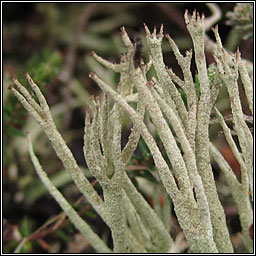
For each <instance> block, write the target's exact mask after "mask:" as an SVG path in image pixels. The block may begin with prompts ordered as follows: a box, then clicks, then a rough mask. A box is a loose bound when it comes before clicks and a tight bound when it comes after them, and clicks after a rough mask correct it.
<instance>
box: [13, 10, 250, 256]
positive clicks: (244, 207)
mask: <svg viewBox="0 0 256 256" xmlns="http://www.w3.org/2000/svg"><path fill="white" fill-rule="evenodd" d="M185 23H186V25H187V29H188V31H189V33H190V35H191V38H192V41H193V49H194V55H195V63H196V68H197V73H198V80H199V85H198V84H196V81H194V78H193V75H192V72H191V60H192V56H193V51H192V49H191V50H189V51H187V52H186V53H185V56H183V55H182V54H181V53H180V51H179V49H178V46H177V45H176V44H175V42H174V40H173V39H172V38H171V37H170V35H166V38H167V40H168V41H169V43H170V46H171V48H172V49H173V53H174V55H175V57H176V59H177V62H178V64H179V66H180V67H181V70H182V74H183V78H180V77H178V76H177V75H176V74H175V73H174V72H173V70H172V69H171V68H168V67H166V65H165V63H164V60H163V53H162V49H161V43H162V40H163V38H164V34H163V25H161V28H160V32H159V33H157V32H156V28H154V31H153V33H151V32H150V30H149V29H148V27H147V26H146V25H145V24H144V28H145V32H146V41H147V44H148V47H149V50H150V55H149V62H148V63H144V61H143V60H142V59H139V60H135V59H134V57H135V55H136V42H135V44H133V43H132V40H131V39H130V38H129V36H128V34H127V33H126V30H125V28H124V27H122V28H121V37H122V40H123V42H124V45H125V46H126V48H127V53H125V54H123V55H122V56H121V59H120V62H119V63H116V64H114V63H111V62H109V61H107V60H105V59H103V58H102V57H100V56H98V55H97V54H96V53H95V52H92V53H91V56H92V57H93V58H95V59H96V60H97V61H98V62H99V63H101V64H102V65H103V66H105V67H106V68H108V69H110V70H112V71H114V72H117V73H119V74H120V80H119V83H118V84H117V87H116V89H114V88H113V86H110V85H108V84H107V83H106V82H105V81H103V80H102V79H101V78H100V77H99V76H97V74H95V73H94V72H91V73H90V78H92V79H93V80H94V81H95V82H96V83H97V85H98V86H99V87H100V88H101V90H102V91H103V100H102V101H101V100H100V98H99V97H96V98H95V99H94V98H93V99H92V101H91V104H90V106H91V108H92V109H91V111H90V112H91V114H92V117H91V116H90V113H89V111H86V117H85V128H84V148H83V151H84V156H85V160H86V163H87V165H88V168H89V170H90V172H91V174H92V175H93V176H94V177H95V179H96V180H97V181H98V183H99V184H100V186H101V187H102V190H103V196H104V200H102V199H101V198H100V197H99V195H98V194H97V192H96V191H95V190H94V188H93V187H92V185H91V184H90V182H89V181H88V180H87V179H86V177H85V176H84V175H83V173H82V171H81V170H80V168H79V167H78V165H77V163H76V161H75V159H74V157H73V155H72V153H71V151H70V150H69V148H68V147H67V145H66V143H65V141H64V140H63V138H62V136H61V135H60V133H59V132H58V131H57V129H56V126H55V124H54V122H53V119H52V116H51V113H50V110H49V107H48V105H47V103H46V100H45V98H44V96H43V95H42V93H41V92H40V90H39V88H38V86H37V85H36V84H35V83H34V82H33V80H32V79H31V78H30V76H29V75H28V74H27V75H26V76H27V79H28V81H29V84H30V86H31V88H32V89H33V91H34V92H35V94H36V96H37V99H38V101H39V104H38V103H37V102H36V100H35V99H34V98H33V97H32V96H31V94H30V93H29V92H28V91H27V90H26V89H25V87H23V86H22V85H21V84H20V83H19V82H18V81H17V80H14V83H15V85H16V87H17V89H15V88H14V87H12V86H11V87H10V89H11V91H12V92H13V94H14V95H15V96H16V97H17V98H18V99H19V101H20V102H21V103H22V104H23V106H24V107H25V108H26V109H27V111H28V112H29V113H30V114H31V115H32V116H33V117H34V119H35V120H36V121H37V122H38V123H39V124H40V126H41V128H42V129H43V130H44V132H45V133H46V135H47V136H48V138H49V140H50V141H51V142H52V146H53V148H54V150H55V151H56V153H57V155H58V157H59V158H60V159H61V160H62V162H63V165H64V167H65V168H66V169H67V171H68V172H69V173H70V175H71V177H72V179H73V180H74V182H75V184H76V185H77V187H78V188H79V190H80V191H81V193H82V194H83V195H84V196H85V197H86V198H87V199H88V201H89V202H90V203H91V205H92V207H93V208H94V209H95V210H96V211H97V213H98V214H99V215H100V216H101V217H102V218H103V220H104V221H105V222H106V224H107V225H108V227H109V228H110V230H111V235H112V239H113V247H114V248H113V251H114V252H115V253H150V252H154V253H161V252H162V253H164V252H180V249H179V248H177V243H176V242H173V239H172V238H171V236H170V231H171V229H172V225H171V218H172V216H171V211H170V205H171V204H172V205H173V207H174V211H175V213H176V216H177V219H178V222H179V225H180V227H181V228H182V230H183V233H184V235H185V237H186V240H187V242H188V245H189V250H190V251H191V252H194V253H232V252H233V251H234V249H233V246H232V243H231V239H230V235H229V231H228V228H227V224H226V218H225V214H224V210H223V207H222V205H221V203H220V200H219V198H218V193H217V188H216V185H215V180H214V176H213V172H212V166H211V159H210V156H211V157H212V158H213V160H214V161H215V162H216V163H217V164H218V165H219V167H220V169H221V171H222V172H223V174H224V177H225V178H226V181H227V185H228V188H229V190H230V192H231V194H232V197H233V199H234V202H235V204H236V206H237V208H238V213H239V218H240V222H241V226H242V235H243V241H244V245H245V247H246V249H247V250H248V252H252V249H253V243H252V239H251V238H250V237H249V228H250V225H251V224H252V221H253V213H252V207H251V201H250V200H253V197H252V196H251V198H250V196H249V194H251V195H252V194H253V137H252V134H251V132H250V129H249V128H248V126H247V123H246V119H245V116H244V114H243V109H242V103H241V98H240V95H239V90H238V77H239V75H240V77H241V81H242V84H243V87H244V90H245V95H246V97H247V100H248V105H249V109H250V110H251V112H252V114H253V87H252V81H251V79H250V76H249V74H248V72H247V70H246V67H245V66H244V61H242V60H241V57H240V53H239V51H237V52H236V53H235V54H234V55H233V56H232V58H233V61H231V62H232V64H231V65H230V57H227V56H226V55H227V53H226V52H225V51H224V49H223V46H222V43H221V39H220V37H219V34H218V28H217V26H216V27H215V29H212V30H213V32H214V34H215V37H216V46H217V49H215V54H214V58H215V61H216V65H215V64H214V65H210V66H209V67H207V64H206V58H205V53H204V51H205V50H204V49H205V25H204V16H203V15H202V16H200V15H199V14H198V13H196V11H194V12H193V15H192V16H189V15H188V12H187V11H186V12H185ZM207 29H208V28H207ZM137 57H138V56H137ZM151 65H152V66H153V67H154V69H155V72H156V75H157V77H156V78H155V77H152V78H151V79H148V78H147V72H148V71H149V69H150V67H151ZM177 86H178V87H180V88H181V89H182V91H183V92H184V95H183V96H184V97H185V99H186V101H185V100H184V98H183V97H182V95H181V93H180V91H179V90H178V89H177ZM221 86H226V87H227V91H228V94H229V99H230V105H231V111H232V117H231V118H229V121H232V122H233V124H234V128H235V134H236V136H237V137H238V142H239V147H238V145H237V144H236V143H235V140H234V137H233V136H234V135H233V134H234V132H233V131H231V130H230V128H229V127H228V126H227V124H226V119H225V118H224V117H223V116H222V114H221V113H220V112H219V111H218V109H217V108H216V106H215V103H216V101H217V99H218V93H219V89H220V87H221ZM131 103H132V104H131ZM145 113H146V114H147V115H148V116H149V117H150V120H151V121H152V125H153V126H154V133H157V135H158V136H159V139H160V141H161V143H162V145H163V149H164V150H165V152H166V157H167V158H168V159H165V158H164V156H163V154H162V152H161V150H163V149H161V150H160V146H159V145H158V143H157V142H156V140H155V137H154V134H153V133H152V131H151V130H150V129H149V127H148V125H147V123H146V121H145V120H144V115H145ZM211 114H214V115H215V116H216V117H215V119H211ZM125 115H128V117H129V118H130V120H131V121H132V123H133V127H132V129H131V132H130V135H129V138H128V142H127V143H126V145H125V146H124V147H123V148H122V147H121V143H122V123H123V122H122V119H123V117H124V116H125ZM213 123H219V124H220V126H221V128H222V129H223V133H224V136H225V138H226V141H227V143H228V145H229V146H230V148H231V150H232V152H233V154H234V157H235V158H236V159H237V161H238V163H239V165H240V168H241V182H240V181H238V180H237V178H236V176H235V175H234V173H233V171H232V169H231V167H230V166H229V164H228V163H227V162H226V160H225V159H224V157H223V156H222V155H221V153H220V151H219V150H218V149H217V147H216V146H214V144H213V143H212V142H211V141H210V137H209V125H210V124H213ZM232 132H233V133H232ZM140 138H142V139H143V140H144V142H145V143H146V145H147V147H148V149H149V151H150V153H151V155H152V157H153V160H154V164H155V169H156V170H157V172H158V176H159V178H160V179H161V182H162V184H160V185H159V187H157V189H156V190H157V193H156V194H155V195H154V196H153V198H154V201H155V202H157V197H158V195H159V193H160V192H161V191H162V190H161V189H165V190H166V191H165V192H164V193H163V195H164V201H165V202H166V203H165V205H164V206H163V208H162V209H161V206H160V203H159V202H158V203H156V204H155V205H154V209H155V210H156V212H155V211H154V210H153V209H152V208H151V207H150V206H149V204H148V203H147V202H146V200H145V199H144V197H143V196H142V195H141V193H140V192H139V191H138V190H137V189H136V187H135V186H134V184H133V183H132V181H131V179H130V178H129V176H128V175H127V173H126V168H127V165H128V164H129V162H130V160H131V158H132V156H133V154H134V152H135V150H136V148H137V145H138V142H139V139H140ZM29 147H30V155H31V158H32V162H33V164H34V166H35V168H36V170H37V172H38V175H39V176H40V178H41V179H42V181H43V182H44V184H45V185H46V187H47V188H48V190H49V192H50V193H51V194H52V196H53V197H54V198H55V199H56V200H57V202H58V203H59V204H60V205H61V207H63V209H64V211H65V212H66V214H67V215H68V216H69V218H70V220H71V221H72V222H73V223H74V225H75V226H76V227H77V228H78V229H79V230H80V231H81V233H82V234H83V235H84V236H85V237H86V238H87V239H88V240H89V241H90V242H91V244H92V246H93V247H94V248H95V249H96V250H97V252H109V251H110V249H109V248H108V247H107V245H105V244H104V243H103V241H102V240H101V239H100V238H99V236H97V235H96V234H95V233H93V231H92V230H91V229H90V228H89V227H88V225H87V224H86V223H85V222H84V223H82V222H83V221H82V220H81V218H79V216H77V215H76V213H75V212H74V210H73V209H72V208H71V207H70V206H69V204H68V203H67V202H66V201H65V199H64V198H63V196H62V195H61V194H60V193H59V191H57V189H56V188H54V187H53V185H52V183H51V182H50V180H49V179H48V178H47V176H46V174H45V173H44V172H43V170H42V169H41V166H40V164H39V162H38V160H37V158H36V156H35V154H34V152H33V149H32V144H31V141H29ZM169 162H170V164H168V163H169ZM155 186H158V185H155ZM160 186H161V187H160ZM168 196H169V198H168ZM170 200H171V201H172V202H171V203H170Z"/></svg>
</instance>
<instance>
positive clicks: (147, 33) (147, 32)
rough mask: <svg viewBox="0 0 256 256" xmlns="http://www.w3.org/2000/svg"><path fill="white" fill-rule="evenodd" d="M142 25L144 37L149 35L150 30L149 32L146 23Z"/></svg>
mask: <svg viewBox="0 0 256 256" xmlns="http://www.w3.org/2000/svg"><path fill="white" fill-rule="evenodd" d="M143 25H144V29H145V32H146V35H150V30H149V28H148V26H147V25H146V23H143Z"/></svg>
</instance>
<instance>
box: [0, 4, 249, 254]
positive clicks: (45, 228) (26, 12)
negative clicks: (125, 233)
mask: <svg viewBox="0 0 256 256" xmlns="http://www.w3.org/2000/svg"><path fill="white" fill-rule="evenodd" d="M2 6H3V11H2V13H3V16H2V18H3V88H2V90H3V170H2V177H3V195H2V198H3V217H4V220H3V252H5V253H11V252H13V251H14V249H15V248H16V247H17V245H18V244H19V243H20V241H21V239H22V238H23V237H28V242H27V243H26V244H25V246H24V247H23V249H22V251H21V252H23V253H58V252H62V253H63V252H70V253H71V252H72V253H75V252H77V253H81V252H83V253H89V252H94V251H93V249H92V248H91V247H90V245H89V244H88V243H87V242H86V241H85V239H84V238H83V237H81V235H80V234H79V233H78V232H77V231H76V230H75V229H74V228H73V226H72V225H71V224H70V223H69V221H68V220H66V219H65V216H63V214H61V210H60V208H59V206H58V205H57V204H56V203H55V201H54V200H53V199H52V198H51V196H49V195H48V193H47V192H46V191H45V189H44V187H43V186H42V185H41V183H40V181H39V179H38V177H37V176H36V174H35V171H34V168H33V166H32V164H31V162H30V159H29V156H28V153H27V142H26V138H25V132H26V131H30V132H31V134H32V139H33V144H34V147H35V152H36V154H37V155H38V157H39V159H40V161H41V164H42V166H43V167H44V169H45V170H46V171H47V173H48V174H49V176H50V177H51V178H52V180H53V181H54V183H55V184H56V186H58V188H59V189H60V190H61V191H62V193H63V194H64V195H65V197H66V198H67V199H68V200H69V201H70V202H71V203H72V204H73V205H74V207H75V208H76V209H77V210H78V212H79V214H80V215H81V216H82V217H83V218H85V219H86V220H87V221H88V222H89V223H90V225H91V226H92V227H93V229H94V230H95V232H97V233H99V234H100V235H101V236H102V237H103V239H104V240H105V241H106V242H107V243H108V244H109V246H111V237H110V231H109V229H108V228H107V227H106V225H105V224H104V223H103V221H102V220H101V219H100V218H99V217H98V216H97V215H96V213H95V212H94V210H93V209H92V208H91V207H90V205H89V204H88V202H87V201H86V200H85V199H81V198H80V196H81V195H80V194H79V192H78V190H77V188H76V187H75V186H74V184H73V183H72V182H71V180H70V177H69V176H68V174H67V173H66V172H65V170H63V167H62V164H61V162H60V161H59V160H58V158H57V157H56V154H55V152H54V151H53V149H52V148H51V146H50V143H49V141H48V140H47V138H46V136H45V135H44V134H43V133H42V131H41V129H40V127H39V126H38V125H37V124H36V123H35V122H34V120H32V119H31V118H30V117H29V116H28V114H27V113H26V111H25V110H24V109H23V107H22V106H21V104H20V103H19V102H18V101H17V99H16V98H14V97H13V96H12V95H11V94H10V92H9V90H8V86H9V84H12V80H11V79H12V78H17V79H19V81H20V82H22V84H24V85H26V86H27V83H26V81H25V79H24V74H25V73H26V72H28V73H29V74H30V76H31V77H32V78H33V80H34V81H35V82H36V83H37V84H38V85H39V86H40V88H41V90H42V91H43V93H44V95H45V96H46V99H47V101H48V103H49V105H50V106H51V111H52V113H53V116H54V119H55V122H56V125H57V127H58V129H59V130H60V131H61V133H62V135H63V137H64V139H65V140H66V141H67V143H68V145H69V147H70V148H71V150H72V152H73V154H74V157H75V158H76V160H77V162H78V164H79V165H81V166H83V167H84V169H85V175H87V176H88V178H89V179H90V180H91V182H92V183H93V184H94V185H95V188H96V189H97V191H98V192H99V193H100V194H101V193H102V191H101V190H100V187H99V186H98V184H97V182H95V180H94V179H93V177H90V174H89V173H88V170H87V169H86V163H85V161H84V157H83V151H82V147H83V128H84V114H85V108H86V107H88V105H90V102H91V98H90V95H100V90H99V89H98V87H97V86H96V85H95V84H94V83H93V82H92V80H90V79H89V77H88V74H89V72H90V71H95V72H96V73H97V74H99V76H100V77H101V78H103V79H104V80H105V81H106V82H108V83H109V84H111V85H112V86H113V87H114V86H115V84H116V82H117V81H118V79H119V77H118V76H117V75H116V74H114V73H113V72H112V71H109V70H106V69H105V68H103V67H102V66H101V65H99V64H98V63H96V62H95V61H94V60H93V59H92V58H91V57H90V56H89V53H90V52H91V51H92V50H94V51H95V52H96V53H97V54H99V55H101V56H102V57H104V58H106V59H108V60H110V61H113V62H118V61H119V57H120V54H121V53H123V52H125V48H124V45H123V44H122V41H121V38H120V27H121V26H125V28H126V30H127V31H128V33H129V35H131V37H133V35H135V34H138V33H139V34H140V35H141V38H142V42H143V56H144V58H145V60H146V61H147V60H148V54H147V53H148V49H147V46H146V44H145V35H144V31H143V23H146V24H147V26H148V27H149V28H150V29H151V31H152V30H153V28H154V26H156V27H157V29H159V27H160V24H162V23H163V24H164V33H169V34H170V35H171V37H172V38H173V39H174V40H175V42H176V43H177V45H178V47H179V48H180V50H181V52H183V53H184V52H185V50H188V49H190V48H192V43H191V39H190V37H189V36H188V32H187V31H186V29H185V22H184V18H183V15H184V12H185V9H188V10H189V13H192V11H193V10H194V9H196V10H197V11H199V12H200V13H202V12H203V13H204V14H205V15H206V17H207V16H209V15H211V12H210V10H209V8H208V7H207V6H206V5H205V4H204V3H29V2H27V3H25V2H24V3H15V2H8V3H6V2H5V3H3V5H2ZM217 6H218V8H219V9H220V10H221V13H222V15H221V19H220V20H219V21H218V25H219V32H220V36H221V38H222V42H223V45H224V46H225V48H226V49H228V50H230V51H233V52H234V51H235V49H236V47H237V46H238V45H239V47H240V51H241V53H242V57H243V58H245V59H248V60H251V61H252V60H253V46H252V43H253V41H252V34H249V35H248V33H247V30H246V29H244V30H242V31H241V30H237V28H238V29H239V27H238V26H239V19H238V21H237V20H236V19H235V18H237V16H234V13H233V12H232V11H233V9H234V7H235V3H231V2H230V3H218V4H217ZM232 13H233V16H232ZM248 13H249V18H248V19H249V20H250V18H251V16H250V13H252V9H251V8H249V9H248V12H246V14H247V15H248ZM251 15H252V14H251ZM232 18H233V19H232ZM231 19H232V20H231ZM228 21H229V22H228ZM245 22H247V21H245ZM247 23H248V22H247ZM247 23H246V24H245V25H248V24H247ZM238 31H239V32H238ZM207 34H208V36H209V37H210V38H211V39H213V40H214V37H213V33H212V32H211V31H209V32H207ZM162 46H163V52H164V58H165V62H166V65H168V66H169V67H172V69H173V70H174V71H175V72H176V73H177V74H179V75H181V71H180V69H179V67H178V65H177V61H176V60H175V57H174V55H173V54H172V52H171V48H170V47H169V45H168V43H167V40H164V41H163V45H162ZM206 56H207V61H208V64H210V63H212V62H213V58H212V57H211V53H210V52H206ZM192 71H193V72H194V74H195V64H192ZM152 74H153V71H151V73H149V76H151V75H152ZM219 98H220V101H221V104H220V107H221V110H222V111H226V112H227V113H229V102H228V100H227V97H226V92H225V89H223V91H221V94H220V97H219ZM246 104H247V103H246V102H245V106H244V109H245V113H247V114H248V113H249V112H248V107H247V105H246ZM130 127H131V124H130V122H129V121H128V119H127V120H126V121H125V122H124V132H123V133H124V140H125V138H127V137H128V135H129V128H130ZM218 129H219V127H218V126H216V127H215V128H213V129H212V130H211V136H212V139H213V140H219V143H220V145H221V146H220V147H221V150H222V152H224V153H223V154H224V155H225V157H226V159H228V161H229V162H230V163H231V165H232V164H233V166H232V168H233V169H234V171H236V172H237V175H238V176H239V165H238V163H237V162H235V159H234V157H233V156H232V154H230V150H229V148H228V147H227V145H226V144H225V141H224V140H223V138H222V137H221V135H218V136H217V135H216V134H218ZM136 152H137V154H136V155H135V156H134V158H133V159H132V161H131V163H130V165H129V166H128V168H127V169H128V170H127V172H128V173H129V175H130V177H131V178H132V180H133V182H134V183H135V184H136V186H137V187H138V189H139V190H140V191H141V192H142V194H143V195H144V196H145V198H146V199H147V200H148V201H149V203H150V204H151V205H152V207H154V203H155V204H157V202H156V201H155V202H153V201H154V200H156V199H155V198H157V197H155V196H154V200H153V199H152V190H153V189H154V188H155V184H158V185H159V186H161V184H160V182H159V179H158V177H157V175H156V173H155V171H154V165H153V160H152V157H151V156H150V154H149V152H148V150H147V148H146V146H145V144H144V143H143V141H140V143H139V147H138V150H137V151H136ZM232 161H233V162H232ZM214 171H215V174H216V182H217V186H218V191H219V193H220V199H221V200H222V202H223V206H224V208H225V211H226V214H227V222H228V225H229V228H230V233H231V235H232V241H233V243H234V246H235V249H236V251H237V252H241V251H243V249H242V245H241V243H242V242H241V239H240V238H239V235H238V234H239V231H240V230H241V227H240V224H239V220H238V217H237V210H236V208H235V207H234V205H233V202H232V199H231V196H230V193H229V191H228V190H227V188H226V186H225V181H224V179H223V177H221V175H220V174H219V172H218V168H217V167H215V168H214ZM141 184H143V186H142V185H141ZM155 191H156V190H155ZM157 191H158V192H157V193H159V196H158V198H159V201H160V205H162V204H163V198H166V197H165V196H163V193H164V191H163V190H162V189H158V190H157ZM165 200H166V199H165ZM158 203H159V202H158ZM173 223H174V224H173V229H172V235H173V236H174V237H175V236H176V234H177V233H178V232H179V231H180V228H179V226H178V224H177V222H176V220H175V214H174V213H173Z"/></svg>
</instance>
